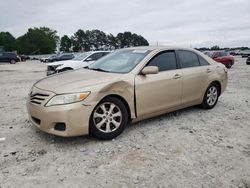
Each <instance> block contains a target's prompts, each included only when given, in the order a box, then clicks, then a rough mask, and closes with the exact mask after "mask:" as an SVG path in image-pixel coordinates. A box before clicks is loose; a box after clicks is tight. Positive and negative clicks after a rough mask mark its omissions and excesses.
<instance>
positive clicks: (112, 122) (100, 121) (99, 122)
mask: <svg viewBox="0 0 250 188" xmlns="http://www.w3.org/2000/svg"><path fill="white" fill-rule="evenodd" d="M93 122H94V125H95V127H96V128H97V129H98V130H99V131H101V132H104V133H110V132H114V131H115V130H116V129H118V128H119V127H120V125H121V123H122V112H121V109H120V108H119V107H118V106H117V105H116V104H114V103H112V102H105V103H102V104H100V105H99V106H98V107H97V108H96V110H95V111H94V114H93Z"/></svg>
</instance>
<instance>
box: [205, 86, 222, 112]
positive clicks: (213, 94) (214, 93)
mask: <svg viewBox="0 0 250 188" xmlns="http://www.w3.org/2000/svg"><path fill="white" fill-rule="evenodd" d="M219 92H220V91H219V86H218V84H216V83H211V84H210V85H209V86H208V88H207V90H206V92H205V94H204V97H203V101H202V104H201V107H202V108H203V109H212V108H213V107H214V106H215V105H216V104H217V102H218V99H219V95H220V93H219Z"/></svg>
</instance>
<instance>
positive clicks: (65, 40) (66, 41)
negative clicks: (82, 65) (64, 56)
mask: <svg viewBox="0 0 250 188" xmlns="http://www.w3.org/2000/svg"><path fill="white" fill-rule="evenodd" d="M71 46H72V41H71V39H70V38H69V37H68V36H67V35H63V37H62V38H61V42H60V51H63V52H69V51H70V50H71Z"/></svg>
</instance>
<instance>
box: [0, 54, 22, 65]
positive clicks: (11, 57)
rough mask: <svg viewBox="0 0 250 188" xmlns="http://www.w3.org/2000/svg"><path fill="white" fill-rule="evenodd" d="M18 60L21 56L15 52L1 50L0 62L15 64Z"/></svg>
mask: <svg viewBox="0 0 250 188" xmlns="http://www.w3.org/2000/svg"><path fill="white" fill-rule="evenodd" d="M18 61H20V58H19V57H18V56H17V54H16V53H15V52H0V62H9V63H11V64H15V63H16V62H18Z"/></svg>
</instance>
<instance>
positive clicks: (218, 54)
mask: <svg viewBox="0 0 250 188" xmlns="http://www.w3.org/2000/svg"><path fill="white" fill-rule="evenodd" d="M204 54H206V55H207V56H209V57H211V58H212V59H213V60H215V61H217V62H219V63H222V64H224V65H225V66H226V67H227V68H231V67H232V65H233V64H234V57H233V56H232V55H230V54H229V52H225V51H207V52H204Z"/></svg>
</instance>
